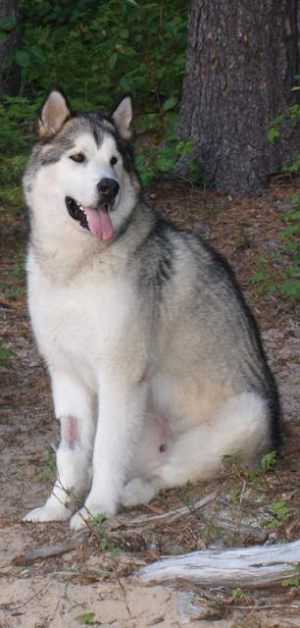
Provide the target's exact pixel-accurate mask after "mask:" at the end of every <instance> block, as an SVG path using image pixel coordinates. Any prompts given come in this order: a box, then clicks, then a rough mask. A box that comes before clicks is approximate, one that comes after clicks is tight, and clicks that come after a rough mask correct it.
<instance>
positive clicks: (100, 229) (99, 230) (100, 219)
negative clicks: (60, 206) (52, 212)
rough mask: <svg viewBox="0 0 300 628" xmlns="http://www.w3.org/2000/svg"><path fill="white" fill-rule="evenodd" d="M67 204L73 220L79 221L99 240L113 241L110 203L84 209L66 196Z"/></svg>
mask: <svg viewBox="0 0 300 628" xmlns="http://www.w3.org/2000/svg"><path fill="white" fill-rule="evenodd" d="M65 202H66V206H67V210H68V212H69V214H70V216H71V218H73V219H74V220H77V221H78V222H79V224H80V225H81V227H83V228H84V229H88V231H90V232H91V233H92V234H93V235H94V236H95V237H96V238H98V240H103V241H106V240H111V238H112V237H113V234H114V230H113V226H112V222H111V219H110V215H109V210H110V205H109V204H108V203H101V204H99V205H98V206H97V207H84V206H83V205H82V204H81V203H79V202H78V201H75V199H74V198H71V196H66V199H65Z"/></svg>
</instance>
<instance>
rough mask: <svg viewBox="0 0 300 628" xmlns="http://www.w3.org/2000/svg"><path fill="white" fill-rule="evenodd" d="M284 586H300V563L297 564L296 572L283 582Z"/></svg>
mask: <svg viewBox="0 0 300 628" xmlns="http://www.w3.org/2000/svg"><path fill="white" fill-rule="evenodd" d="M281 586H282V587H300V563H298V565H296V568H295V574H294V575H293V576H290V577H289V578H285V579H284V580H282V582H281Z"/></svg>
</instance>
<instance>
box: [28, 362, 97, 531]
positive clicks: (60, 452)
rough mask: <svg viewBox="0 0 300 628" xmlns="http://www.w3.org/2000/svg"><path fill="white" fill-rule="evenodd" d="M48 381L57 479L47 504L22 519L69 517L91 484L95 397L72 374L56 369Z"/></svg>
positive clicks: (51, 519)
mask: <svg viewBox="0 0 300 628" xmlns="http://www.w3.org/2000/svg"><path fill="white" fill-rule="evenodd" d="M51 380H52V392H53V401H54V408H55V414H56V417H57V419H59V420H60V424H61V440H60V444H59V447H58V449H57V452H56V466H57V478H56V481H55V484H54V487H53V490H52V493H51V495H50V497H49V498H48V499H47V501H46V503H45V504H44V505H43V506H40V507H38V508H34V509H33V510H31V511H30V512H29V513H28V514H27V515H26V516H25V517H24V521H57V520H64V519H69V518H70V517H71V515H72V512H74V511H75V510H76V507H78V505H77V500H78V499H82V498H83V496H84V495H85V494H86V492H87V490H88V489H89V487H90V480H91V477H90V467H91V458H92V444H93V439H94V433H95V425H94V402H95V400H94V398H93V395H92V393H91V391H90V390H89V389H88V388H87V387H86V386H84V384H83V383H82V381H81V380H80V379H78V378H77V377H75V376H74V374H70V373H65V372H58V371H56V370H55V371H53V372H52V373H51ZM81 503H82V502H81Z"/></svg>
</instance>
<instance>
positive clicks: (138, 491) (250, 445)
mask: <svg viewBox="0 0 300 628" xmlns="http://www.w3.org/2000/svg"><path fill="white" fill-rule="evenodd" d="M270 445H271V442H270V426H269V417H268V408H267V403H266V401H265V400H264V399H263V398H262V397H260V396H258V395H257V394H255V393H243V394H241V395H239V396H237V397H234V398H232V399H231V400H229V401H227V402H226V403H225V404H224V406H223V407H222V408H221V410H219V412H218V413H217V415H215V416H214V417H213V419H212V420H211V422H206V423H202V424H200V425H198V426H196V427H193V428H190V429H189V430H187V431H185V432H182V433H180V434H178V435H177V438H175V439H174V440H173V442H171V443H170V445H168V451H167V452H166V453H165V454H164V456H163V461H162V462H161V464H159V459H158V458H157V462H156V465H157V466H156V468H154V465H153V470H152V473H146V474H145V475H143V474H142V473H141V475H140V476H139V477H135V478H133V479H132V480H130V481H129V482H128V483H127V484H126V486H125V487H124V490H123V495H122V503H123V505H124V506H133V505H136V504H139V503H147V502H148V501H150V500H151V499H152V498H153V497H154V495H155V493H156V492H157V491H158V490H160V489H163V488H172V487H175V486H180V485H183V484H186V482H188V481H196V480H205V479H209V478H210V477H213V476H214V475H215V474H216V472H217V471H218V469H220V467H221V465H222V459H223V456H224V455H234V454H236V453H239V454H241V461H242V462H244V463H246V464H248V463H250V464H251V463H253V462H257V461H258V459H259V457H260V455H262V454H263V453H264V452H265V451H267V450H268V448H269V447H270ZM166 454H168V455H166Z"/></svg>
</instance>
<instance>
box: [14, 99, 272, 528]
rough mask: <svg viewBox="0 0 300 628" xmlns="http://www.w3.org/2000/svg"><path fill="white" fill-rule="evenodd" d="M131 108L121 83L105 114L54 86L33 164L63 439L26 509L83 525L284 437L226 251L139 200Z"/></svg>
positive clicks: (38, 279) (37, 329)
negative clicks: (33, 504)
mask: <svg viewBox="0 0 300 628" xmlns="http://www.w3.org/2000/svg"><path fill="white" fill-rule="evenodd" d="M131 122H132V103H131V98H130V96H128V95H127V96H125V97H123V99H122V100H121V101H120V102H119V103H118V104H117V106H116V108H115V109H114V111H113V112H112V113H111V115H109V116H102V115H100V114H98V113H97V114H78V113H76V114H75V113H73V112H72V111H71V109H70V107H69V104H68V102H67V100H66V98H65V97H64V95H63V93H62V92H61V91H59V90H52V91H51V92H50V94H49V96H48V97H47V99H46V101H45V103H44V105H43V108H42V111H41V117H40V137H39V141H38V143H37V144H36V145H35V147H34V148H33V152H32V155H31V157H30V159H29V162H28V165H27V169H26V172H25V176H24V191H25V196H26V200H27V204H28V207H29V210H30V221H31V236H30V244H29V253H28V262H27V272H28V299H29V310H30V316H31V321H32V326H33V329H34V333H35V337H36V340H37V344H38V347H39V350H40V352H41V354H42V356H43V357H44V359H45V361H46V364H47V366H48V370H49V373H50V377H51V383H52V391H53V401H54V409H55V415H56V417H57V418H58V419H59V420H60V424H61V442H60V445H59V448H58V450H57V456H56V458H57V480H56V482H55V485H54V487H53V491H52V493H51V495H50V497H49V498H48V500H47V501H46V503H45V504H44V505H43V506H41V507H38V508H35V509H34V510H32V511H31V512H29V514H28V515H27V516H26V517H25V520H26V521H50V520H63V519H67V518H71V526H72V527H73V528H75V529H77V528H80V527H81V526H82V525H85V522H86V521H87V520H88V519H89V518H91V517H93V516H95V515H97V514H99V513H104V514H105V515H107V516H109V515H114V514H115V513H116V512H117V510H118V509H119V508H120V506H122V505H123V506H131V505H135V504H139V503H143V502H148V501H149V500H151V499H152V498H153V497H154V495H155V494H156V493H157V491H159V490H160V489H162V488H169V487H174V486H178V485H183V484H185V483H186V482H187V481H195V480H201V479H207V478H210V477H212V476H214V475H215V474H217V473H218V471H219V470H220V468H221V466H222V458H223V456H224V455H225V454H227V455H234V454H236V453H237V452H239V453H240V454H241V455H242V457H243V460H244V462H245V463H246V464H253V463H255V462H257V461H258V460H259V457H260V456H261V455H262V454H263V453H264V452H266V451H268V450H270V449H275V448H276V447H277V446H278V444H279V440H280V423H279V400H278V393H277V388H276V384H275V381H274V378H273V375H272V373H271V371H270V368H269V366H268V364H267V360H266V357H265V354H264V351H263V348H262V344H261V340H260V336H259V332H258V329H257V326H256V323H255V320H254V318H253V315H252V314H251V312H250V311H249V308H248V306H247V305H246V303H245V301H244V298H243V296H242V294H241V291H240V289H239V287H238V284H237V282H236V279H235V277H234V274H233V272H232V270H231V269H230V267H229V265H228V264H227V262H226V261H224V259H223V258H222V257H220V256H219V255H218V254H217V253H216V252H215V251H214V250H212V249H211V248H210V247H209V246H208V245H207V244H205V243H204V242H203V240H202V239H201V238H200V237H199V236H198V235H196V234H193V233H191V232H189V231H185V230H182V229H177V228H176V227H175V226H173V225H172V224H170V223H168V222H166V221H165V220H163V219H162V218H161V217H160V216H159V215H157V214H156V213H154V212H153V211H152V209H151V208H149V207H148V206H147V204H146V203H145V202H144V200H143V197H142V192H141V187H140V183H139V178H138V175H137V173H136V171H135V167H134V161H133V157H132V150H131V145H130V136H131ZM78 502H79V503H80V505H81V508H80V509H79V510H77V511H76V503H77V504H78ZM74 510H75V512H74Z"/></svg>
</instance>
